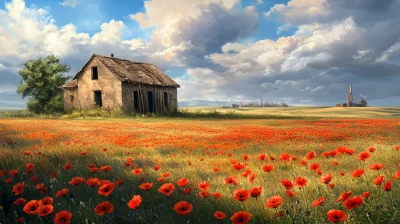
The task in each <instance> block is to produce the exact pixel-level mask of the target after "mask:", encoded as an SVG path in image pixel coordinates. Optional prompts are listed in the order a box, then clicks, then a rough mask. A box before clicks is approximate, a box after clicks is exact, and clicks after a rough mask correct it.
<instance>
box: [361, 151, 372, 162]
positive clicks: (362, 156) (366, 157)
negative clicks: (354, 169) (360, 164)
mask: <svg viewBox="0 0 400 224" xmlns="http://www.w3.org/2000/svg"><path fill="white" fill-rule="evenodd" d="M370 157H371V156H370V155H369V153H368V152H360V154H358V160H361V161H365V160H367V159H369V158H370Z"/></svg>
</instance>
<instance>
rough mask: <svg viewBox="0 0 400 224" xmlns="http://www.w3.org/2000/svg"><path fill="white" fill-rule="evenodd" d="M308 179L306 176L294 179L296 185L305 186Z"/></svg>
mask: <svg viewBox="0 0 400 224" xmlns="http://www.w3.org/2000/svg"><path fill="white" fill-rule="evenodd" d="M307 182H308V181H307V179H306V178H305V177H297V178H296V180H294V185H296V186H298V187H304V186H306V184H307Z"/></svg>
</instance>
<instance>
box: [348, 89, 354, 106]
mask: <svg viewBox="0 0 400 224" xmlns="http://www.w3.org/2000/svg"><path fill="white" fill-rule="evenodd" d="M352 104H353V87H352V86H350V91H349V93H348V94H347V107H351V106H352Z"/></svg>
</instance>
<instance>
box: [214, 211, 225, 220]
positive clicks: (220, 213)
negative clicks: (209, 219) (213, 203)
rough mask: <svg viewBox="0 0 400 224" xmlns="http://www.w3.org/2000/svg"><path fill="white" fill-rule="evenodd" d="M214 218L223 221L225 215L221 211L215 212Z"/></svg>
mask: <svg viewBox="0 0 400 224" xmlns="http://www.w3.org/2000/svg"><path fill="white" fill-rule="evenodd" d="M214 217H215V218H216V219H218V220H224V219H225V217H226V215H225V213H223V212H221V211H216V212H215V213H214Z"/></svg>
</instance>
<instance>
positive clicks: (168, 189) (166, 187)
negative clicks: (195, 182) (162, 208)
mask: <svg viewBox="0 0 400 224" xmlns="http://www.w3.org/2000/svg"><path fill="white" fill-rule="evenodd" d="M174 190H175V186H174V185H173V184H171V183H166V184H163V185H162V186H161V187H160V188H159V189H158V192H160V193H161V194H164V195H166V196H170V195H171V194H172V192H174Z"/></svg>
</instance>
